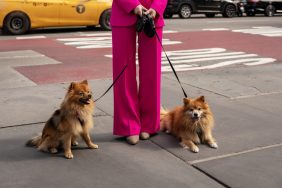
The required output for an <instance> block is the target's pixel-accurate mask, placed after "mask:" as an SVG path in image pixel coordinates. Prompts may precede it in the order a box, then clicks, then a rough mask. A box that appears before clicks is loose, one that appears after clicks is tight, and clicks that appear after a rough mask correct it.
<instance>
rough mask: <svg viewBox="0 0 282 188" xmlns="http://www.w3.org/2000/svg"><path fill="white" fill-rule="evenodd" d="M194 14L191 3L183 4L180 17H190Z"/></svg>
mask: <svg viewBox="0 0 282 188" xmlns="http://www.w3.org/2000/svg"><path fill="white" fill-rule="evenodd" d="M191 14H192V9H191V7H190V6H189V5H182V6H181V8H180V10H179V16H180V18H189V17H190V16H191Z"/></svg>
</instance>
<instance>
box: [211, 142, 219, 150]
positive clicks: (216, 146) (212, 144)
mask: <svg viewBox="0 0 282 188" xmlns="http://www.w3.org/2000/svg"><path fill="white" fill-rule="evenodd" d="M210 147H211V148H214V149H217V148H218V145H217V143H216V142H214V143H211V144H210Z"/></svg>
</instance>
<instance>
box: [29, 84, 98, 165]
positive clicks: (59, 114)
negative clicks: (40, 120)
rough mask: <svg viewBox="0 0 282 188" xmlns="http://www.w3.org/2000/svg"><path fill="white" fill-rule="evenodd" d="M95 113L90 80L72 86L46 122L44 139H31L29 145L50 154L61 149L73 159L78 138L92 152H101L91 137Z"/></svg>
mask: <svg viewBox="0 0 282 188" xmlns="http://www.w3.org/2000/svg"><path fill="white" fill-rule="evenodd" d="M93 110H94V101H93V99H92V95H91V91H90V88H89V85H88V82H87V80H84V81H82V82H79V83H76V82H72V83H71V84H70V86H69V88H68V91H67V94H66V96H65V98H64V100H63V102H62V104H61V107H60V109H58V110H56V111H55V112H54V113H53V115H52V116H51V118H50V119H49V120H48V121H47V122H46V124H45V126H44V128H43V131H42V135H40V136H37V137H34V138H32V139H31V140H29V141H28V142H27V143H26V145H27V146H35V147H36V148H37V149H38V150H40V151H44V152H50V153H57V152H58V147H59V146H62V147H63V149H64V155H65V157H66V158H68V159H72V158H73V154H72V152H71V146H72V145H78V143H77V141H76V138H77V137H79V136H81V137H82V139H83V140H84V141H85V143H86V144H87V146H88V147H89V148H91V149H96V148H98V145H96V144H93V143H92V141H91V139H90V135H89V130H90V128H92V127H93V118H92V113H93Z"/></svg>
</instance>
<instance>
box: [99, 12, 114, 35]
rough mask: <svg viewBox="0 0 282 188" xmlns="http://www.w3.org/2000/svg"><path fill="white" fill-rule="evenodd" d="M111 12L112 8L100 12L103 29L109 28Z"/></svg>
mask: <svg viewBox="0 0 282 188" xmlns="http://www.w3.org/2000/svg"><path fill="white" fill-rule="evenodd" d="M111 13H112V10H111V9H107V10H105V11H104V12H103V13H102V15H101V17H100V25H101V27H102V29H103V30H107V31H110V30H111V25H110V18H111Z"/></svg>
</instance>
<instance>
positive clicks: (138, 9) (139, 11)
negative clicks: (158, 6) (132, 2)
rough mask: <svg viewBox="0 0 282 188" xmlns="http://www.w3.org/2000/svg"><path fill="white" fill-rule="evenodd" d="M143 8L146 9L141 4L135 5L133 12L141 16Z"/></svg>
mask: <svg viewBox="0 0 282 188" xmlns="http://www.w3.org/2000/svg"><path fill="white" fill-rule="evenodd" d="M143 10H145V11H148V10H147V9H146V8H145V7H143V6H142V5H138V6H137V7H135V9H134V14H136V15H138V16H140V17H141V16H142V14H143Z"/></svg>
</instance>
